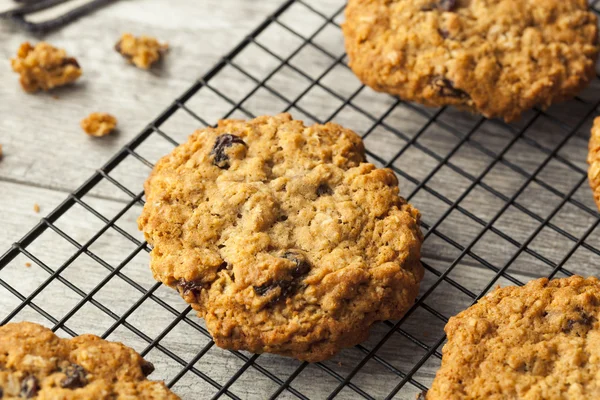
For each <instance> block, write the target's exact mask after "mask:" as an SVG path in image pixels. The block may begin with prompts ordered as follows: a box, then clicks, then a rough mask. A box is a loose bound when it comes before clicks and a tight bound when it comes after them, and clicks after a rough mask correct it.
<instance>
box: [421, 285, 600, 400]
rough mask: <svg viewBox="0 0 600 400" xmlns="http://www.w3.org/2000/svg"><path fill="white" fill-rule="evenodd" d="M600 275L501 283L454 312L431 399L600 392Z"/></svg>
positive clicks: (549, 397)
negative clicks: (507, 285) (491, 290)
mask: <svg viewBox="0 0 600 400" xmlns="http://www.w3.org/2000/svg"><path fill="white" fill-rule="evenodd" d="M599 318H600V281H599V280H598V279H596V278H587V279H584V278H582V277H580V276H573V277H570V278H565V279H555V280H552V281H548V279H545V278H544V279H538V280H535V281H532V282H529V283H528V284H527V285H525V286H523V287H506V288H502V289H496V290H495V291H494V292H492V293H490V294H488V295H487V296H485V297H483V298H482V299H481V300H479V302H478V303H477V304H475V305H474V306H472V307H470V308H468V309H467V310H465V311H463V312H461V313H460V314H458V315H457V316H455V317H453V318H450V321H449V322H448V324H447V325H446V328H445V331H446V334H447V336H448V342H447V343H446V345H445V346H444V349H443V359H442V366H441V368H440V370H439V371H438V373H437V375H436V377H435V380H434V382H433V385H432V387H431V390H429V393H428V394H427V400H463V399H464V400H467V399H469V400H475V399H482V400H483V399H485V400H503V399H506V400H509V399H511V400H512V399H523V400H559V399H598V398H600V378H599V377H600V324H599V323H598V320H599Z"/></svg>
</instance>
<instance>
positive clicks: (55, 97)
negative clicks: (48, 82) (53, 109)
mask: <svg viewBox="0 0 600 400" xmlns="http://www.w3.org/2000/svg"><path fill="white" fill-rule="evenodd" d="M52 98H53V99H54V100H58V99H60V97H58V96H57V95H55V94H53V95H52Z"/></svg>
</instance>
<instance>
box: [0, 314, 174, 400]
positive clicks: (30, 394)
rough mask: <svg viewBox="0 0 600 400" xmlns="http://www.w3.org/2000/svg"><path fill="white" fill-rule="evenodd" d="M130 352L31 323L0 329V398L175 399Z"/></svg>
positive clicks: (89, 337)
mask: <svg viewBox="0 0 600 400" xmlns="http://www.w3.org/2000/svg"><path fill="white" fill-rule="evenodd" d="M153 370H154V367H153V366H152V364H150V363H149V362H148V361H145V360H144V359H143V358H142V357H141V356H140V355H139V354H137V353H136V352H135V351H134V350H133V349H130V348H129V347H127V346H125V345H123V344H121V343H115V342H109V341H106V340H103V339H101V338H99V337H97V336H94V335H81V336H78V337H75V338H73V339H61V338H59V337H58V336H56V335H55V334H54V333H53V332H52V331H51V330H50V329H48V328H45V327H43V326H41V325H38V324H34V323H31V322H20V323H9V324H6V325H4V326H2V327H0V399H4V400H17V399H47V400H58V399H62V400H66V399H69V400H87V399H98V400H100V399H102V400H108V399H146V400H177V399H179V397H178V396H177V395H175V394H174V393H172V392H171V391H170V390H169V389H168V388H167V387H166V386H165V384H164V383H163V382H157V381H151V380H148V379H147V376H148V374H150V373H151V372H152V371H153Z"/></svg>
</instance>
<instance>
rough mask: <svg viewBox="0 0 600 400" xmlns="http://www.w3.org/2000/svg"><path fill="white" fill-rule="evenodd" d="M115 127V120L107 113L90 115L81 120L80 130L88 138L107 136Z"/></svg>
mask: <svg viewBox="0 0 600 400" xmlns="http://www.w3.org/2000/svg"><path fill="white" fill-rule="evenodd" d="M116 127H117V119H116V118H115V117H113V116H112V115H110V114H108V113H91V114H90V115H88V116H87V117H85V118H84V119H83V120H81V129H83V130H84V132H85V133H87V134H88V135H90V136H95V137H102V136H106V135H109V134H110V133H111V132H112V131H114V130H115V128H116Z"/></svg>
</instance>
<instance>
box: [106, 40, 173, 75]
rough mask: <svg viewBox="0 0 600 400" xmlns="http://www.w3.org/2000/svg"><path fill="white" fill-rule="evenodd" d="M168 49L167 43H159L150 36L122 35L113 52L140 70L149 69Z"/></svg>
mask: <svg viewBox="0 0 600 400" xmlns="http://www.w3.org/2000/svg"><path fill="white" fill-rule="evenodd" d="M168 49H169V45H168V44H167V43H160V42H159V41H158V40H156V38H153V37H150V36H139V37H135V36H133V35H132V34H130V33H124V34H123V36H121V39H120V40H119V41H118V42H117V44H116V45H115V50H116V51H117V52H118V53H120V54H121V55H122V56H123V57H124V58H125V59H126V60H127V61H129V62H130V63H131V64H134V65H135V66H136V67H138V68H141V69H150V67H151V66H152V65H153V64H155V63H156V62H158V61H159V60H160V59H161V58H162V57H163V56H164V54H165V53H166V52H167V50H168Z"/></svg>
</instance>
